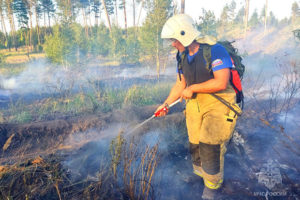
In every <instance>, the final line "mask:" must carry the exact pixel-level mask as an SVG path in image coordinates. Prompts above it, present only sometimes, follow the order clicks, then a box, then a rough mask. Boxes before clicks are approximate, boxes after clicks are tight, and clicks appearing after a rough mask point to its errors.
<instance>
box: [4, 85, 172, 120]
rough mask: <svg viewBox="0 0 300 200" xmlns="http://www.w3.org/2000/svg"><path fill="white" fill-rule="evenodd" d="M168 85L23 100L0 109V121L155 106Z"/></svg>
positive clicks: (105, 89) (162, 96)
mask: <svg viewBox="0 0 300 200" xmlns="http://www.w3.org/2000/svg"><path fill="white" fill-rule="evenodd" d="M170 89H171V84H169V83H157V84H146V85H133V86H132V87H131V88H129V89H127V90H124V89H112V88H103V89H101V91H97V92H88V93H84V92H80V93H77V94H72V95H69V96H67V97H66V96H65V95H61V96H63V97H60V98H53V97H49V98H45V99H42V100H39V101H35V102H33V103H31V104H27V103H26V102H24V100H23V99H19V100H18V101H16V102H14V103H13V102H12V103H10V105H9V107H8V109H0V113H2V114H1V115H2V117H1V121H3V122H15V123H27V122H30V121H36V120H42V119H47V116H49V115H57V114H58V115H59V114H61V115H80V114H82V113H95V112H104V113H106V112H110V111H112V110H114V109H120V108H122V107H123V106H128V105H137V106H145V105H153V104H159V103H162V102H163V101H164V99H165V98H166V97H167V95H168V94H169V91H170Z"/></svg>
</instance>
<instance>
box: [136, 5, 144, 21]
mask: <svg viewBox="0 0 300 200" xmlns="http://www.w3.org/2000/svg"><path fill="white" fill-rule="evenodd" d="M144 2H145V0H142V2H141V8H140V12H139V16H138V20H137V23H136V26H139V23H140V18H141V14H142V9H143V7H144Z"/></svg>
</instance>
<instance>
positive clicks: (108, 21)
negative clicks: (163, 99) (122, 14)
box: [101, 0, 111, 32]
mask: <svg viewBox="0 0 300 200" xmlns="http://www.w3.org/2000/svg"><path fill="white" fill-rule="evenodd" d="M101 1H102V4H103V8H104V11H105V14H106V18H107V23H108V28H109V32H111V24H110V19H109V15H108V12H107V9H106V4H105V1H104V0H101Z"/></svg>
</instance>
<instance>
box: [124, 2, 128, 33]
mask: <svg viewBox="0 0 300 200" xmlns="http://www.w3.org/2000/svg"><path fill="white" fill-rule="evenodd" d="M123 5H124V22H125V32H126V37H127V17H126V1H125V0H123Z"/></svg>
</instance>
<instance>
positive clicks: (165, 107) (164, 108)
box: [154, 103, 169, 117]
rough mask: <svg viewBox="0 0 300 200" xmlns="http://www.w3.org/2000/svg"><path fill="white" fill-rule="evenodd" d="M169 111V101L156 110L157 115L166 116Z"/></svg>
mask: <svg viewBox="0 0 300 200" xmlns="http://www.w3.org/2000/svg"><path fill="white" fill-rule="evenodd" d="M168 112H169V105H168V104H167V103H165V104H163V105H161V106H159V107H158V108H157V109H156V111H155V112H154V115H155V117H162V116H165V115H166V114H167V113H168Z"/></svg>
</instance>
